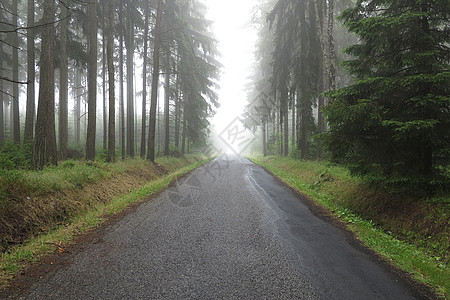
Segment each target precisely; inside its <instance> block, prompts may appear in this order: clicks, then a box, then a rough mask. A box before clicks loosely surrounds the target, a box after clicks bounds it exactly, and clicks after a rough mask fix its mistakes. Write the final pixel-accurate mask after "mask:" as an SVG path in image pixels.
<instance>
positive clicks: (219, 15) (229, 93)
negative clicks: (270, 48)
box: [205, 0, 257, 153]
mask: <svg viewBox="0 0 450 300" xmlns="http://www.w3.org/2000/svg"><path fill="white" fill-rule="evenodd" d="M256 2H257V1H255V0H250V1H242V0H227V1H222V0H206V1H205V3H206V5H207V6H208V15H207V18H208V19H210V20H212V21H213V22H214V24H213V28H212V29H213V32H214V35H215V38H216V39H217V40H218V43H219V45H218V49H219V52H220V53H221V57H220V58H219V60H220V62H221V63H222V65H223V70H222V75H221V78H220V82H219V85H220V89H219V90H218V95H219V102H220V108H218V110H217V113H216V115H215V116H214V117H213V118H212V120H211V124H212V129H211V130H212V134H211V136H212V138H213V139H214V145H215V147H216V148H217V150H219V151H221V152H222V151H223V152H228V153H230V152H233V151H234V152H241V150H243V148H244V147H245V146H246V143H245V140H247V139H248V138H249V136H248V134H250V133H246V135H245V136H243V137H242V142H244V143H243V145H240V146H239V143H237V142H238V140H237V139H233V134H232V133H233V132H234V133H238V132H242V131H243V128H242V127H241V125H242V124H240V122H237V120H236V118H238V117H239V116H240V115H241V114H242V112H243V109H244V107H245V105H246V102H247V101H246V97H247V94H246V89H245V87H246V84H247V83H248V81H249V76H250V74H251V66H252V63H253V60H254V50H255V43H256V36H257V33H256V31H255V30H254V28H253V27H252V24H251V16H252V9H253V7H254V5H255V4H256ZM236 8H238V9H236ZM221 137H222V138H221ZM234 137H236V136H234ZM223 140H225V141H226V143H225V141H223ZM232 142H234V143H232ZM242 142H241V143H242ZM227 143H228V144H229V145H228V146H227Z"/></svg>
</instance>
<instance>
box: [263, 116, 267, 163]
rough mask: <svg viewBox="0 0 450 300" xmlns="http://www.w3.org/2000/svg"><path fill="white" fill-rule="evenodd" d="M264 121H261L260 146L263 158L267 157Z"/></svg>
mask: <svg viewBox="0 0 450 300" xmlns="http://www.w3.org/2000/svg"><path fill="white" fill-rule="evenodd" d="M266 123H267V122H266V120H265V119H263V120H262V143H263V144H262V146H263V156H264V157H266V156H267V137H266V126H267V125H266Z"/></svg>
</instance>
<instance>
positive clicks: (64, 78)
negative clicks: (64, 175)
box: [59, 1, 69, 160]
mask: <svg viewBox="0 0 450 300" xmlns="http://www.w3.org/2000/svg"><path fill="white" fill-rule="evenodd" d="M66 5H67V4H66V3H65V1H61V5H60V7H61V53H60V55H61V56H60V58H61V65H60V69H59V75H60V77H59V85H60V90H59V151H60V153H59V155H60V157H61V159H62V160H65V159H66V158H67V142H68V135H69V133H68V103H67V99H68V93H69V88H68V85H69V78H68V77H69V76H68V62H67V26H68V21H67V7H66Z"/></svg>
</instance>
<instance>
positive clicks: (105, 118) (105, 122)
mask: <svg viewBox="0 0 450 300" xmlns="http://www.w3.org/2000/svg"><path fill="white" fill-rule="evenodd" d="M102 5H103V22H102V42H103V43H102V56H103V59H102V99H103V107H102V108H103V149H105V150H106V149H107V147H108V113H107V108H106V72H107V71H106V60H107V58H106V35H107V33H106V23H107V22H108V21H107V20H106V19H105V18H106V3H103V4H102Z"/></svg>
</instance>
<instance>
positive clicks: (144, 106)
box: [141, 3, 149, 158]
mask: <svg viewBox="0 0 450 300" xmlns="http://www.w3.org/2000/svg"><path fill="white" fill-rule="evenodd" d="M148 8H149V5H148V3H146V4H145V9H144V15H145V16H144V53H143V55H144V62H143V65H142V87H143V89H142V127H141V128H142V129H141V158H145V147H146V146H147V145H146V129H145V126H146V125H147V64H148V59H147V55H148V15H149V9H148Z"/></svg>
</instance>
